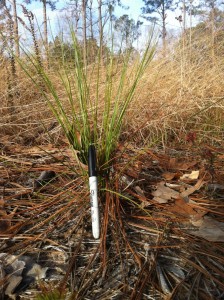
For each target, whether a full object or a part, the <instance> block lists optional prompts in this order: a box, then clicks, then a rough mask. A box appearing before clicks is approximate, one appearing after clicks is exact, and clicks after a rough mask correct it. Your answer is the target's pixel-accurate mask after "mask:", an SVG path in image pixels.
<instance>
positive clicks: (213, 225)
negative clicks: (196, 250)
mask: <svg viewBox="0 0 224 300" xmlns="http://www.w3.org/2000/svg"><path fill="white" fill-rule="evenodd" d="M191 223H192V224H193V225H194V226H195V227H196V228H197V227H198V230H188V232H189V233H191V234H193V235H195V236H198V237H202V238H204V239H206V240H207V241H209V242H224V223H222V222H218V221H216V220H214V219H212V218H211V217H208V216H205V217H204V218H203V219H201V220H198V221H196V222H194V221H191Z"/></svg>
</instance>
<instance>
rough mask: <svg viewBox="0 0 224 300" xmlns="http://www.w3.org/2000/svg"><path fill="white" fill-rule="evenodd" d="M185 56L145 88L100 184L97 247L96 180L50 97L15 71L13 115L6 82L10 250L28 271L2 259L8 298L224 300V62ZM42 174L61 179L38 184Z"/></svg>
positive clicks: (1, 204) (169, 62) (2, 167)
mask: <svg viewBox="0 0 224 300" xmlns="http://www.w3.org/2000/svg"><path fill="white" fill-rule="evenodd" d="M182 50H183V49H182ZM182 50H181V51H179V52H178V51H177V52H175V53H173V54H172V55H170V56H169V59H168V58H163V59H155V60H154V62H153V63H152V65H151V66H149V69H148V71H147V72H146V74H145V75H144V77H143V78H142V80H141V82H140V84H139V86H138V89H137V91H136V95H135V99H134V101H133V102H132V103H131V106H130V108H129V110H128V113H127V115H126V117H125V123H124V126H123V132H122V135H121V140H120V144H119V145H118V149H117V151H116V153H115V154H114V157H113V161H112V168H111V171H110V172H111V175H110V180H108V179H102V181H103V183H102V185H101V186H102V190H101V192H100V199H99V200H100V210H101V224H102V228H101V239H100V240H99V241H94V240H93V238H92V235H91V220H90V212H89V192H88V186H87V178H85V176H83V175H80V174H79V172H78V165H77V162H76V161H75V160H74V157H73V154H72V152H71V151H70V150H69V146H68V145H67V143H66V142H65V140H64V137H63V135H62V132H61V130H60V128H59V126H58V124H57V122H55V120H54V119H53V117H52V116H51V114H50V112H49V109H48V107H47V104H46V103H45V101H44V99H43V98H42V96H41V93H40V92H39V91H38V89H36V87H35V86H32V84H31V83H30V81H29V80H28V79H27V78H25V77H24V75H22V72H21V73H20V72H19V73H17V74H18V83H17V89H18V91H19V93H18V94H17V98H16V99H14V100H16V102H14V103H15V109H14V111H13V113H12V111H8V109H7V103H8V102H7V84H6V82H5V78H6V77H4V75H3V73H1V76H2V77H1V81H0V82H1V87H2V90H1V98H2V103H3V105H2V107H1V121H0V122H1V123H0V126H1V132H0V138H1V140H0V145H1V154H0V177H1V179H0V193H1V195H2V196H1V200H0V208H1V210H0V214H1V221H0V239H1V240H0V247H1V253H6V254H7V255H8V256H7V259H11V261H12V259H13V260H14V261H20V264H22V265H23V268H24V271H23V272H22V273H19V274H17V275H16V274H14V275H13V276H14V277H13V276H12V274H13V271H15V270H13V269H10V268H9V264H8V265H7V263H6V266H5V265H4V263H5V261H6V260H4V259H2V257H0V259H1V268H2V269H1V274H4V275H5V276H2V275H1V277H0V281H1V283H2V286H3V287H4V288H6V289H7V296H8V297H11V298H13V297H14V299H16V296H15V294H18V295H19V296H18V297H19V298H18V299H35V298H36V297H37V294H39V296H38V297H39V298H38V299H52V300H53V299H61V300H62V299H80V300H81V299H90V300H92V299H102V300H103V299H122V300H123V299H132V300H137V299H152V300H155V299H166V300H168V299H170V300H171V299H176V300H182V299H183V300H185V299H192V300H194V299H195V300H196V299H206V300H207V299H220V300H221V299H223V297H224V284H223V282H224V278H223V274H224V261H223V254H224V253H223V252H224V248H223V242H224V226H223V216H224V209H223V203H222V202H223V189H224V184H223V183H224V171H223V170H224V150H223V149H224V147H223V146H224V145H223V99H224V98H223V97H224V91H223V86H224V84H223V80H224V79H223V78H224V77H223V58H222V57H221V56H220V57H218V56H217V57H216V60H215V63H212V65H211V60H210V59H207V60H206V59H203V58H201V59H200V60H196V61H195V60H194V59H193V58H194V56H191V57H190V58H189V56H186V55H185V54H186V53H189V52H186V51H187V50H186V49H184V50H185V51H184V52H183V51H182ZM199 57H200V55H199ZM4 66H5V67H6V65H4ZM6 70H7V69H6ZM6 72H7V71H6ZM52 72H53V71H52ZM53 76H54V78H55V83H56V85H57V84H59V83H58V78H57V73H53ZM114 80H115V81H116V73H115V75H114ZM92 84H93V85H94V84H96V82H94V80H93V81H92ZM101 86H102V89H103V88H104V82H103V78H102V82H101ZM61 97H62V100H63V101H66V99H64V95H63V93H62V94H61ZM43 171H53V172H55V174H56V176H54V177H53V178H52V180H50V182H48V183H47V184H45V183H44V184H43V186H38V185H37V186H35V182H36V181H35V180H37V179H38V177H39V175H40V174H41V172H43ZM10 255H15V256H14V257H12V256H10ZM24 257H29V258H32V262H28V260H27V259H25V258H24ZM21 261H22V262H24V261H25V263H24V264H23V263H21ZM28 263H29V264H31V265H34V264H35V263H36V264H38V266H39V267H40V269H41V270H47V271H46V272H42V271H40V270H39V269H38V270H39V271H38V272H42V273H41V274H42V275H41V276H42V277H41V276H40V275H39V274H40V273H35V274H34V273H32V274H29V273H28V271H27V268H26V267H25V266H26V264H28ZM46 268H47V269H46ZM16 276H17V277H18V278H16V279H15V277H16ZM38 276H39V277H38ZM28 277H32V278H35V280H33V281H32V282H30V284H27V280H28V279H27V278H28ZM12 278H14V280H16V284H15V286H13V285H12V287H11V288H9V283H10V280H11V281H12ZM43 279H44V280H45V281H44V282H43ZM27 287H28V289H26V288H27ZM24 290H25V291H24ZM4 293H5V290H4V291H3V290H2V299H6V296H5V295H4Z"/></svg>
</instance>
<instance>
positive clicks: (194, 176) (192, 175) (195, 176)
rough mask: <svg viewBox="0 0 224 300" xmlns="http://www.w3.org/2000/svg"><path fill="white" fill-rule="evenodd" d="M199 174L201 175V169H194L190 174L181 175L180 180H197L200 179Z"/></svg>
mask: <svg viewBox="0 0 224 300" xmlns="http://www.w3.org/2000/svg"><path fill="white" fill-rule="evenodd" d="M198 176H199V170H196V171H192V172H191V173H189V174H184V175H183V176H181V177H180V180H185V179H187V180H195V179H198Z"/></svg>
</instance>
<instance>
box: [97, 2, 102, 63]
mask: <svg viewBox="0 0 224 300" xmlns="http://www.w3.org/2000/svg"><path fill="white" fill-rule="evenodd" d="M98 16H99V35H100V60H101V62H103V20H102V0H98Z"/></svg>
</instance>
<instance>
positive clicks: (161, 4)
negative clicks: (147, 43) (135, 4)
mask: <svg viewBox="0 0 224 300" xmlns="http://www.w3.org/2000/svg"><path fill="white" fill-rule="evenodd" d="M143 2H144V4H145V6H144V7H142V13H143V16H144V18H146V19H147V20H148V21H153V22H157V21H159V20H161V22H162V41H163V49H164V50H165V48H166V33H167V32H166V18H167V11H169V10H171V11H172V10H174V1H173V0H154V1H153V0H143ZM156 15H158V16H159V17H157V16H156Z"/></svg>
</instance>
